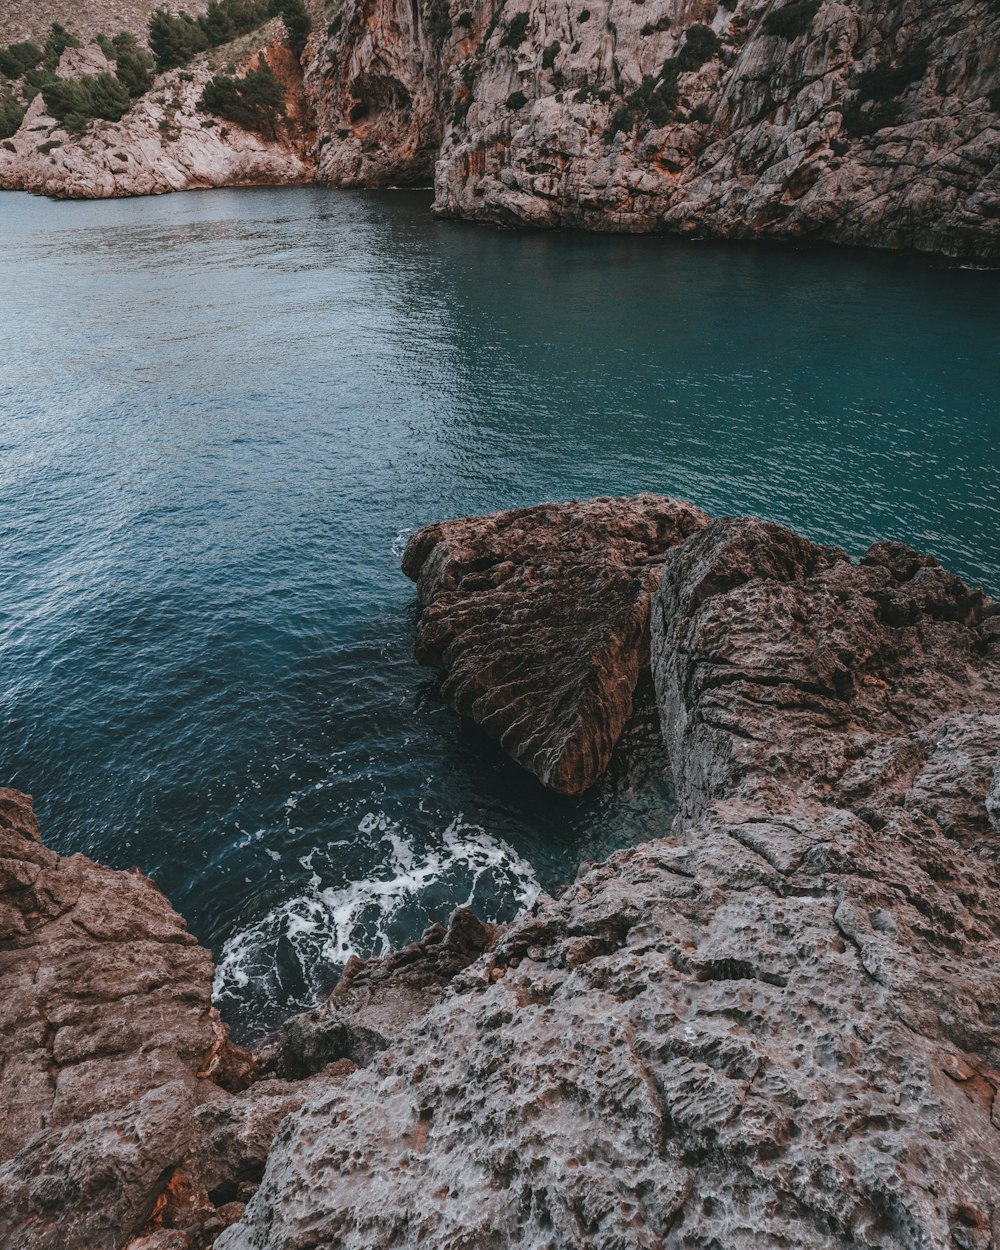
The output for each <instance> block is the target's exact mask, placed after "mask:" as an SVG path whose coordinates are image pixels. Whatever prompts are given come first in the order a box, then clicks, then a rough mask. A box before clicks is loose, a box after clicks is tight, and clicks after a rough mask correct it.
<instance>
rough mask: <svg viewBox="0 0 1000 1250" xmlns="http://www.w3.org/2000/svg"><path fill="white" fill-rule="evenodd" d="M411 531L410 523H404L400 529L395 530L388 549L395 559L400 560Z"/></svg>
mask: <svg viewBox="0 0 1000 1250" xmlns="http://www.w3.org/2000/svg"><path fill="white" fill-rule="evenodd" d="M412 533H413V526H412V525H404V526H403V528H402V529H400V530H397V531H396V537H395V538H394V539H393V540H392V543H391V545H390V547H389V550H390V551H391V552H392V554H393V555H394V556H395V557H396V559H397V560H402V558H403V552H404V551H405V550H406V544H407V541H408V540H409V537H410V535H411V534H412Z"/></svg>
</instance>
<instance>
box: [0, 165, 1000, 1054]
mask: <svg viewBox="0 0 1000 1250" xmlns="http://www.w3.org/2000/svg"><path fill="white" fill-rule="evenodd" d="M428 207H429V197H428V196H427V195H425V194H422V193H414V192H406V193H402V192H396V193H386V194H377V195H376V194H362V193H357V194H355V193H344V192H333V191H324V190H318V189H294V190H258V191H214V192H202V193H194V194H189V195H180V196H169V197H164V198H162V199H149V200H132V201H117V202H108V203H99V204H72V203H70V204H57V203H52V202H48V201H45V200H38V199H31V198H29V197H26V196H21V195H12V194H7V195H2V196H0V298H2V305H0V307H2V311H0V324H2V329H3V338H2V349H0V538H2V550H3V558H2V560H0V783H4V784H10V785H15V786H17V787H19V788H21V789H23V790H27V791H29V792H30V793H33V794H34V795H35V798H36V806H37V810H38V813H39V816H40V818H41V820H42V823H43V829H44V832H45V835H46V838H47V840H48V841H49V842H50V844H51V845H53V846H54V847H55V848H56V849H58V850H60V851H62V852H69V851H75V850H80V851H84V852H86V853H88V854H90V855H93V856H95V857H96V858H98V859H101V860H103V861H106V862H108V863H111V864H114V865H116V866H128V865H131V864H138V865H140V866H141V867H142V868H143V869H144V870H145V871H146V872H148V873H150V874H151V875H153V876H154V877H155V879H156V880H157V881H158V882H159V884H160V885H161V886H162V887H163V889H164V890H165V891H166V892H167V894H168V895H169V896H170V898H171V899H172V901H173V902H174V903H175V905H176V906H177V907H178V908H179V909H180V910H181V911H182V912H183V913H184V914H185V915H186V916H187V917H188V919H189V922H190V925H191V928H192V929H193V931H194V932H195V933H196V934H197V935H198V937H199V938H201V939H202V940H203V941H205V942H206V943H208V944H210V945H211V946H212V947H213V949H214V951H215V952H216V954H217V955H218V956H220V957H221V959H222V972H221V976H220V983H219V991H220V1005H221V1006H222V1008H223V1010H224V1012H225V1013H226V1014H227V1015H228V1017H229V1018H230V1019H231V1020H232V1021H233V1022H234V1023H235V1024H236V1026H237V1028H238V1029H239V1030H242V1031H243V1033H244V1034H252V1033H253V1032H254V1031H256V1030H259V1029H260V1028H261V1027H263V1026H264V1025H266V1024H267V1023H268V1022H270V1021H273V1020H274V1019H275V1018H276V1017H277V1016H279V1015H281V1014H282V1013H283V1012H285V1011H287V1010H288V1009H289V1008H291V1007H294V1006H297V1005H300V1004H302V1003H306V1002H309V1001H310V1000H311V999H312V998H313V997H315V996H316V995H317V994H319V993H320V992H321V991H322V990H323V989H324V988H325V987H326V986H327V985H328V984H329V983H330V981H331V980H332V979H333V977H334V976H335V973H336V969H337V965H338V963H339V962H340V961H342V960H343V958H344V957H345V955H346V954H347V953H348V952H349V951H350V950H359V951H362V952H367V951H370V950H378V949H381V948H382V947H384V946H385V944H386V943H393V944H398V943H401V942H403V941H406V940H408V939H409V938H411V937H413V936H414V935H415V934H417V933H419V932H420V931H421V929H422V928H423V927H424V925H425V924H426V923H427V922H428V920H429V919H432V918H440V917H444V916H446V915H447V913H448V911H449V910H450V908H451V907H452V906H453V905H454V904H455V903H457V902H465V901H467V900H469V899H471V900H472V902H473V903H474V905H476V906H477V907H478V908H479V910H481V911H483V912H486V913H488V914H492V915H495V916H498V917H508V916H510V915H511V914H512V913H513V912H514V911H515V910H516V909H517V907H519V906H521V905H523V904H524V903H525V902H526V901H528V900H530V898H531V897H532V896H533V893H534V891H536V890H537V889H538V888H539V886H540V885H541V886H545V887H552V886H555V885H557V884H558V883H559V882H561V881H564V880H566V879H568V878H571V877H572V875H573V874H574V872H575V869H576V866H577V864H578V863H579V861H580V860H581V859H583V858H586V857H588V856H593V855H599V854H603V853H605V852H606V851H607V850H608V849H609V848H611V847H613V846H615V845H618V844H621V843H623V842H628V841H632V840H635V839H636V838H639V837H642V836H644V835H647V834H650V833H654V832H656V831H657V830H661V829H664V828H665V826H666V824H667V821H668V813H669V803H670V795H669V787H668V786H667V784H666V780H665V778H664V777H663V776H662V775H660V774H661V773H662V770H660V772H657V771H656V770H653V771H652V772H650V771H649V770H647V771H646V772H644V773H643V774H642V776H641V777H640V778H639V779H636V778H635V777H630V778H623V777H618V778H615V779H612V780H610V781H608V782H606V783H604V784H603V785H602V786H600V787H598V789H597V790H596V792H594V793H593V794H591V795H589V796H587V797H585V798H584V799H581V800H573V801H570V800H563V799H559V798H556V797H554V796H550V795H547V794H545V793H544V792H543V791H542V790H541V789H540V788H539V787H538V786H537V785H536V784H535V783H534V782H533V781H532V780H531V779H530V778H527V777H525V776H523V775H522V774H521V773H520V772H519V771H518V770H517V769H516V768H515V767H514V766H513V765H512V764H510V763H509V762H508V761H507V760H506V759H504V758H503V757H502V756H501V755H500V754H499V753H498V752H497V751H496V750H495V749H494V748H493V747H492V746H491V745H490V744H489V743H488V742H487V741H485V740H484V739H483V738H482V737H481V736H480V735H479V734H478V732H476V731H475V730H473V729H471V728H470V727H469V726H466V725H463V724H462V723H461V722H460V721H459V720H458V719H457V718H456V717H454V716H453V715H452V714H451V713H450V712H449V711H448V710H447V709H446V708H444V707H443V706H442V705H441V703H440V701H439V700H438V698H437V694H436V686H435V680H434V676H433V674H432V673H430V672H428V671H427V670H422V669H419V668H417V667H416V666H415V665H414V664H413V662H412V660H411V658H410V645H411V641H412V636H413V625H414V620H415V615H416V609H415V598H414V594H413V590H412V587H411V586H410V584H409V583H408V582H407V581H406V580H405V579H404V578H403V577H402V575H401V574H400V573H399V571H398V557H399V553H400V551H401V548H402V544H403V542H404V541H405V536H406V535H407V533H409V532H410V531H411V530H412V529H413V528H414V527H416V526H418V525H420V524H422V523H424V522H426V521H429V520H434V519H437V518H441V517H445V516H453V515H462V514H466V513H471V512H477V511H487V510H490V509H494V508H501V507H508V506H513V505H520V504H527V503H533V502H538V501H540V500H543V499H566V498H570V497H574V496H576V497H584V496H589V495H593V494H602V493H615V494H617V493H628V492H634V491H639V490H655V491H663V492H666V493H672V494H678V495H681V496H685V497H687V498H690V499H692V500H694V501H695V502H696V503H698V504H700V505H701V506H702V507H704V508H706V509H708V510H709V511H712V512H720V511H724V512H729V513H742V512H754V513H757V514H759V515H762V516H766V517H769V518H773V519H775V520H779V521H783V522H786V523H788V524H790V525H793V526H795V527H796V528H798V529H800V530H802V531H803V532H805V533H806V534H808V535H810V536H811V537H813V538H816V539H820V540H824V541H833V542H838V543H840V544H841V545H843V546H845V547H847V548H848V549H849V550H851V551H852V552H860V551H861V550H863V549H864V547H865V546H866V545H867V544H868V543H869V542H870V541H872V540H874V539H876V538H879V537H883V536H890V537H893V538H899V539H903V540H905V541H907V542H910V543H912V544H914V545H915V546H917V547H920V548H923V549H928V550H933V551H934V552H935V553H936V554H938V555H939V556H940V557H941V558H942V559H943V560H944V561H945V562H946V563H947V564H949V565H950V566H952V567H953V568H955V569H956V570H957V571H959V572H960V573H962V574H963V575H964V576H966V577H967V578H968V579H969V580H971V581H972V582H975V583H978V584H982V585H984V586H986V587H987V588H988V589H989V590H991V591H992V592H994V593H1000V545H998V540H997V539H998V533H1000V399H998V394H1000V333H998V331H1000V274H998V273H996V272H983V271H976V270H969V269H961V268H957V267H953V266H950V265H948V264H946V263H945V262H935V261H929V260H926V259H918V258H912V257H900V256H883V255H868V254H862V253H851V252H838V251H835V250H822V251H813V250H807V249H796V248H791V247H788V248H780V247H753V246H722V245H709V244H698V243H684V242H680V241H677V240H669V239H658V238H603V237H594V236H583V235H573V234H568V233H567V234H535V233H515V232H508V231H497V230H493V229H491V228H484V227H476V226H467V225H458V224H453V223H451V224H448V223H439V222H435V221H434V220H433V219H432V218H431V217H430V215H429V212H428Z"/></svg>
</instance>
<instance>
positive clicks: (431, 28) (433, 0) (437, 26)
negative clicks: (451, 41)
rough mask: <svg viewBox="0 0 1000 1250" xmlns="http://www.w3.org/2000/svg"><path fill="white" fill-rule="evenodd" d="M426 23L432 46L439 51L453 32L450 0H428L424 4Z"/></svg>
mask: <svg viewBox="0 0 1000 1250" xmlns="http://www.w3.org/2000/svg"><path fill="white" fill-rule="evenodd" d="M424 23H425V25H426V28H427V37H428V39H429V40H430V41H431V47H432V48H435V49H436V50H437V51H438V52H440V51H441V49H442V48H443V47H444V42H445V40H446V39H447V38H448V36H449V35H450V34H451V5H450V4H449V0H426V3H425V6H424Z"/></svg>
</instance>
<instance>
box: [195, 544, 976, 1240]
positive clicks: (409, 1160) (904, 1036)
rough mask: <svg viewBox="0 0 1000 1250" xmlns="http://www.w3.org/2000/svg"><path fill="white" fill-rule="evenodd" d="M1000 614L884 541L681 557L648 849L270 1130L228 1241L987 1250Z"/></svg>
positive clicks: (667, 581) (669, 625)
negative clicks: (662, 819)
mask: <svg viewBox="0 0 1000 1250" xmlns="http://www.w3.org/2000/svg"><path fill="white" fill-rule="evenodd" d="M487 524H488V523H487ZM997 622H998V616H997V605H996V604H994V603H991V602H989V601H987V600H985V599H984V598H983V596H982V595H981V594H979V593H978V592H975V591H971V590H969V588H967V587H965V586H964V585H963V584H962V583H961V582H960V581H959V580H958V579H957V578H954V577H953V576H951V575H950V574H948V573H947V572H945V571H944V570H943V569H941V568H940V567H939V566H938V565H937V564H936V563H935V562H933V561H931V560H929V559H927V558H925V557H919V556H917V555H915V554H914V553H913V552H910V551H908V550H907V549H906V548H903V547H900V546H898V545H895V544H879V545H877V546H876V547H874V548H872V550H871V551H870V552H869V553H868V555H867V556H866V557H865V558H864V559H863V560H862V561H861V563H860V564H855V563H852V562H851V561H850V560H849V559H848V557H847V556H846V555H845V554H844V553H843V552H841V551H838V550H836V549H833V548H824V547H817V546H815V545H813V544H811V543H809V542H806V541H805V540H803V539H801V538H798V537H797V536H796V535H794V534H791V533H789V532H788V531H786V530H782V529H780V528H779V527H777V526H771V525H766V524H763V523H761V522H757V521H736V522H732V521H726V520H718V521H713V522H711V523H710V524H709V525H707V526H705V527H703V528H701V529H700V530H697V531H696V532H695V533H693V534H692V535H691V536H690V537H689V538H688V539H687V540H686V541H685V542H684V543H683V544H681V545H680V546H678V547H676V548H674V549H673V550H672V551H671V552H670V553H669V554H668V556H667V559H666V565H665V570H664V575H663V580H662V583H661V586H660V588H659V590H658V592H657V594H656V597H655V601H654V606H653V666H654V671H655V676H656V682H657V690H658V698H659V705H660V711H661V716H662V720H663V726H664V732H665V735H666V738H667V741H668V744H669V747H670V751H671V761H672V766H673V770H674V775H675V783H676V788H677V794H678V802H679V812H678V816H677V818H676V821H675V823H674V826H673V828H672V829H671V830H669V831H666V830H665V831H664V832H665V835H666V836H664V837H663V838H662V839H659V840H657V841H654V842H651V843H649V844H647V845H644V846H641V847H637V848H634V849H631V850H627V851H622V852H620V853H618V854H616V855H615V856H613V857H612V858H611V859H610V860H608V861H607V862H606V863H604V864H601V865H590V866H587V867H585V868H584V870H583V871H581V873H580V875H579V877H578V879H577V882H576V884H575V885H574V886H573V887H572V888H570V889H569V890H568V891H566V892H565V893H564V894H563V895H562V896H561V897H560V898H559V899H544V898H543V899H542V900H540V901H539V902H538V904H536V906H535V908H534V909H533V910H532V912H531V913H530V914H529V915H526V916H525V917H523V918H522V919H521V920H520V921H518V922H516V923H515V924H514V925H512V926H511V927H510V928H509V929H508V930H507V932H506V933H505V934H504V935H503V936H502V937H501V939H500V941H499V942H498V944H497V945H496V946H495V947H494V948H493V949H491V950H490V951H489V952H487V954H486V955H484V956H483V957H482V958H481V959H480V960H479V961H478V962H477V963H475V964H473V965H472V966H471V967H470V968H469V969H468V970H467V971H466V972H464V973H462V974H460V976H459V977H458V979H457V980H456V981H455V982H454V983H453V992H452V993H450V994H448V995H446V997H445V998H444V999H443V1000H442V1001H441V1002H440V1003H439V1004H438V1005H437V1006H435V1007H434V1008H432V1009H431V1010H430V1012H429V1013H428V1014H427V1015H426V1016H425V1017H424V1018H423V1019H421V1020H418V1021H416V1022H414V1023H413V1024H412V1025H411V1026H410V1027H409V1028H408V1029H407V1030H406V1031H405V1032H404V1033H403V1034H402V1035H401V1037H400V1038H399V1039H398V1040H397V1042H396V1043H395V1044H393V1045H392V1046H390V1047H389V1048H388V1049H387V1050H386V1051H384V1052H383V1053H382V1054H381V1055H380V1056H379V1057H378V1059H377V1060H376V1062H375V1064H374V1066H372V1067H371V1068H368V1069H365V1070H363V1071H359V1072H357V1073H355V1074H354V1075H353V1076H352V1077H351V1078H350V1079H349V1081H347V1082H345V1083H343V1084H341V1085H339V1086H337V1087H333V1088H330V1089H329V1090H328V1091H326V1092H325V1093H324V1094H323V1095H322V1096H321V1097H319V1098H318V1099H316V1100H314V1101H312V1102H310V1103H307V1104H306V1105H305V1106H303V1108H302V1109H301V1110H300V1111H298V1112H297V1113H296V1114H294V1115H292V1116H291V1117H289V1118H288V1119H287V1120H286V1121H285V1122H284V1124H283V1125H282V1127H281V1129H280V1130H279V1133H278V1136H277V1137H276V1139H275V1143H274V1146H273V1147H272V1150H271V1154H270V1157H269V1160H268V1164H267V1170H266V1172H265V1175H264V1180H263V1183H262V1185H261V1187H260V1189H259V1191H258V1193H257V1196H256V1197H255V1198H254V1199H253V1200H252V1201H251V1203H250V1205H249V1207H248V1208H247V1211H246V1213H245V1215H244V1217H243V1219H242V1220H241V1221H240V1222H239V1223H237V1224H235V1225H233V1226H232V1227H231V1228H229V1229H228V1230H227V1231H226V1232H225V1233H223V1234H222V1236H221V1237H220V1239H219V1240H218V1242H217V1243H216V1244H217V1245H218V1246H219V1247H220V1250H265V1248H267V1250H277V1248H278V1247H280V1248H281V1250H305V1248H306V1247H310V1248H313V1247H320V1246H332V1245H336V1246H338V1247H342V1248H343V1250H351V1248H354V1247H357V1248H358V1250H360V1248H361V1247H364V1248H365V1250H372V1248H374V1247H382V1246H389V1245H392V1246H394V1247H428V1246H434V1247H435V1250H457V1248H458V1247H470V1246H476V1247H484V1248H485V1247H496V1248H497V1250H500V1248H507V1247H521V1246H523V1247H528V1246H566V1247H570V1246H572V1247H587V1248H588V1250H593V1248H596V1247H600V1248H602V1250H603V1248H605V1247H607V1248H608V1250H610V1248H611V1247H616V1248H624V1247H628V1248H632V1247H649V1248H650V1250H652V1248H653V1247H656V1248H657V1250H665V1248H669V1247H678V1248H679V1247H703V1248H704V1250H708V1248H709V1247H717V1246H720V1245H724V1246H726V1247H727V1248H731V1250H741V1248H744V1247H745V1248H746V1250H750V1248H751V1247H753V1248H754V1250H756V1248H758V1247H760V1246H764V1245H773V1246H808V1247H810V1248H811V1250H812V1248H817V1250H819V1248H826V1247H829V1248H830V1250H833V1248H834V1247H837V1248H844V1247H847V1246H864V1247H873V1248H874V1247H879V1248H880V1250H890V1248H891V1250H897V1248H899V1250H901V1248H903V1247H906V1248H908V1250H915V1248H916V1247H935V1248H936V1247H942V1248H944V1247H955V1248H958V1250H971V1248H975V1250H988V1248H989V1247H994V1246H996V1245H997V1244H1000V1149H998V1147H1000V1102H998V1100H997V1098H998V1089H1000V932H998V929H1000V924H998V917H1000V828H998V824H997V819H996V784H997V783H996V781H995V778H996V772H997V766H998V755H1000V718H998V707H1000V630H998V629H997ZM988 796H990V797H989V799H988ZM988 802H989V803H990V804H991V806H987V803H988Z"/></svg>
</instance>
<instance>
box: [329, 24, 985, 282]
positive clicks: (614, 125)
mask: <svg viewBox="0 0 1000 1250" xmlns="http://www.w3.org/2000/svg"><path fill="white" fill-rule="evenodd" d="M330 32H331V34H330V37H329V43H328V45H327V46H326V47H320V48H319V49H317V51H316V55H315V57H314V59H313V61H312V64H311V67H310V75H309V81H310V87H311V91H312V94H313V97H314V99H315V100H316V101H317V107H318V109H319V111H320V117H321V127H320V129H321V133H322V135H323V141H324V146H323V147H322V149H321V151H320V158H319V166H318V176H319V178H320V180H321V181H326V182H328V183H330V184H332V185H370V184H372V183H385V182H394V181H401V180H403V179H413V178H421V177H426V178H428V179H429V178H430V176H431V173H432V170H433V176H434V185H435V193H436V194H435V210H436V211H437V212H438V213H440V214H441V215H443V216H453V217H463V218H471V219H477V220H488V221H497V222H505V223H510V224H517V223H525V224H530V225H541V226H553V225H558V226H577V227H583V228H585V229H593V230H617V231H675V232H681V233H685V234H699V235H708V236H718V237H727V238H757V237H776V238H811V239H826V240H831V241H835V242H842V243H844V242H846V243H862V244H868V245H873V246H879V247H896V248H898V247H912V248H918V249H921V250H924V251H932V252H943V253H946V254H948V255H953V256H963V257H975V258H980V259H994V260H995V259H998V258H1000V115H998V110H1000V8H998V7H997V5H996V4H995V3H993V0H903V2H902V3H896V4H888V3H885V2H884V0H852V2H850V3H844V2H843V0H791V3H786V4H777V3H774V2H773V0H731V2H727V3H723V4H715V3H711V2H708V0H593V2H591V0H579V2H577V0H536V2H535V3H532V4H527V3H523V2H522V0H506V2H505V3H497V2H496V0H475V2H471V0H470V2H469V3H466V2H465V0H452V3H451V4H450V6H449V5H448V4H447V3H446V2H445V0H424V2H423V4H421V5H419V6H418V5H417V4H416V3H415V2H414V3H413V4H412V5H411V4H410V3H408V2H406V0H348V2H347V4H345V6H344V9H343V11H342V14H341V15H338V18H337V19H336V20H335V22H334V23H333V24H332V25H331V27H330ZM435 152H436V153H437V156H436V160H432V157H433V155H434V153H435ZM394 153H399V154H400V155H401V159H400V160H399V161H394V160H393V159H392V157H393V154H394Z"/></svg>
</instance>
